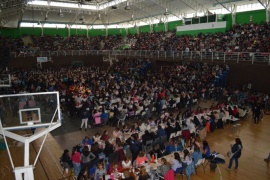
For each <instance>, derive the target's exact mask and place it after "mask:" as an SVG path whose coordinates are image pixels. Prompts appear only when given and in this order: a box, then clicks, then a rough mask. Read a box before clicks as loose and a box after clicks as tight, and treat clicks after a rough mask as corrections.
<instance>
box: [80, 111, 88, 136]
mask: <svg viewBox="0 0 270 180" xmlns="http://www.w3.org/2000/svg"><path fill="white" fill-rule="evenodd" d="M88 118H89V112H88V111H87V110H86V109H84V110H83V111H82V123H81V127H80V130H82V127H83V125H85V126H84V127H85V131H87V123H88Z"/></svg>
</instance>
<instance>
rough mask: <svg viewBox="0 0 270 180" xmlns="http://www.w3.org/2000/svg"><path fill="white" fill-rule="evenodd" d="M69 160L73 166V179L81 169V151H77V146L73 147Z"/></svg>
mask: <svg viewBox="0 0 270 180" xmlns="http://www.w3.org/2000/svg"><path fill="white" fill-rule="evenodd" d="M71 160H72V163H73V167H74V176H75V179H76V178H77V177H78V176H79V174H80V171H81V153H80V152H79V151H78V148H77V147H73V149H72V154H71Z"/></svg>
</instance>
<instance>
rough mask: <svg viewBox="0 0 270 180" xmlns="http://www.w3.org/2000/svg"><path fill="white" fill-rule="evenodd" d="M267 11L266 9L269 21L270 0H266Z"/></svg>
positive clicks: (267, 20)
mask: <svg viewBox="0 0 270 180" xmlns="http://www.w3.org/2000/svg"><path fill="white" fill-rule="evenodd" d="M265 11H266V13H265V14H266V22H267V23H268V22H269V19H270V0H266V6H265Z"/></svg>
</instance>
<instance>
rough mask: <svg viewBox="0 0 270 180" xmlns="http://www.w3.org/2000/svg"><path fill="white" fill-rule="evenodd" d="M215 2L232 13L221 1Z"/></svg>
mask: <svg viewBox="0 0 270 180" xmlns="http://www.w3.org/2000/svg"><path fill="white" fill-rule="evenodd" d="M216 2H217V3H218V4H220V5H221V6H222V7H224V8H225V9H226V10H227V11H229V12H230V13H232V10H230V9H229V8H227V7H226V6H225V5H224V3H223V2H220V1H219V0H216Z"/></svg>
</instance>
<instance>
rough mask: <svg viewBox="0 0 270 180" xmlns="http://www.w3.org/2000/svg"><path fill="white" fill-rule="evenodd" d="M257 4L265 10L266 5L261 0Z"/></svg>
mask: <svg viewBox="0 0 270 180" xmlns="http://www.w3.org/2000/svg"><path fill="white" fill-rule="evenodd" d="M258 2H259V3H260V4H261V5H262V6H263V7H264V8H265V9H266V5H265V4H264V3H263V2H262V1H261V0H258Z"/></svg>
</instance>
